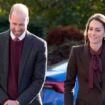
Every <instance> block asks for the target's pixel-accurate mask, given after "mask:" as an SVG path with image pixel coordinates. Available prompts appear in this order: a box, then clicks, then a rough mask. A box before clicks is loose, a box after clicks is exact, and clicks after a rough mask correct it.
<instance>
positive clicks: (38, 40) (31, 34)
mask: <svg viewBox="0 0 105 105" xmlns="http://www.w3.org/2000/svg"><path fill="white" fill-rule="evenodd" d="M27 35H28V36H29V37H30V38H31V39H32V40H33V42H36V43H46V41H45V40H44V39H43V38H40V37H38V36H37V35H35V34H33V33H31V32H29V31H27Z"/></svg>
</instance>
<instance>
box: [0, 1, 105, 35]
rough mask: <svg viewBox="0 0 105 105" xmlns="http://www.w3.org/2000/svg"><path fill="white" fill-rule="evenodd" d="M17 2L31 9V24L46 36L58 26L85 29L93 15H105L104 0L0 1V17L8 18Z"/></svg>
mask: <svg viewBox="0 0 105 105" xmlns="http://www.w3.org/2000/svg"><path fill="white" fill-rule="evenodd" d="M16 2H19V3H20V2H21V3H24V4H26V5H27V6H28V7H29V12H30V22H31V23H35V26H36V25H38V27H42V28H43V30H44V34H45V35H46V33H47V32H49V31H50V30H51V29H52V28H54V27H56V26H58V25H74V26H76V27H78V28H80V29H84V27H85V24H86V22H87V19H88V18H89V17H90V16H91V15H92V14H94V13H103V14H105V1H104V0H16V1H14V0H5V2H4V1H3V0H0V16H5V17H6V18H7V17H8V14H9V11H10V8H11V6H12V5H13V4H14V3H16ZM4 21H5V19H4ZM0 24H1V20H0ZM2 27H3V26H2ZM4 27H5V26H4Z"/></svg>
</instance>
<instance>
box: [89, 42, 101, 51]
mask: <svg viewBox="0 0 105 105" xmlns="http://www.w3.org/2000/svg"><path fill="white" fill-rule="evenodd" d="M101 46H102V43H98V44H91V43H90V47H91V48H92V49H93V50H94V51H98V50H99V48H100V47H101Z"/></svg>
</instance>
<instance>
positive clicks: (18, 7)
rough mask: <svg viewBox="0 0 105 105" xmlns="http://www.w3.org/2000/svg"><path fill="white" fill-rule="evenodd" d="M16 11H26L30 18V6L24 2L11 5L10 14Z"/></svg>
mask: <svg viewBox="0 0 105 105" xmlns="http://www.w3.org/2000/svg"><path fill="white" fill-rule="evenodd" d="M14 11H16V12H17V13H24V14H25V15H26V16H27V17H28V18H29V10H28V7H27V6H26V5H24V4H22V3H16V4H14V5H13V6H12V7H11V10H10V14H9V16H11V15H12V13H13V12H14Z"/></svg>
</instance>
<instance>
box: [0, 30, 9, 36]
mask: <svg viewBox="0 0 105 105" xmlns="http://www.w3.org/2000/svg"><path fill="white" fill-rule="evenodd" d="M7 34H9V30H6V31H3V32H0V37H1V36H5V35H7Z"/></svg>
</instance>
